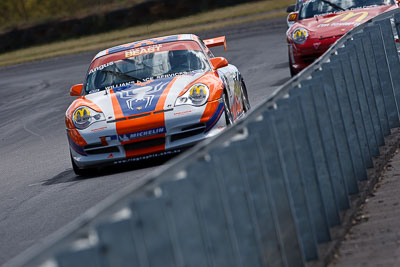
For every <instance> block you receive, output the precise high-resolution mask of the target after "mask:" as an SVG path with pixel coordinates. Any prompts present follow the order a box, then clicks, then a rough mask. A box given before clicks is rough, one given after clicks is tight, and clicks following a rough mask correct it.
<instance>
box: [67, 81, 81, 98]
mask: <svg viewBox="0 0 400 267" xmlns="http://www.w3.org/2000/svg"><path fill="white" fill-rule="evenodd" d="M82 89H83V84H75V85H74V86H72V87H71V90H69V95H70V96H81V94H82Z"/></svg>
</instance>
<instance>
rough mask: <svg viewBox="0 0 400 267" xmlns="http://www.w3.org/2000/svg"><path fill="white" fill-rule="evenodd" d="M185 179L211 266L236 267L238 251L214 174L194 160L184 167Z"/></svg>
mask: <svg viewBox="0 0 400 267" xmlns="http://www.w3.org/2000/svg"><path fill="white" fill-rule="evenodd" d="M186 172H187V177H188V178H187V179H188V180H189V181H190V182H191V183H192V187H193V188H194V198H195V203H196V207H197V208H198V211H197V212H198V214H199V219H200V227H201V231H202V234H203V237H204V240H205V246H206V248H207V255H210V262H211V264H210V266H222V267H234V266H235V267H239V266H241V265H240V260H239V256H238V255H239V251H238V247H237V244H236V243H237V241H236V237H235V236H234V232H233V230H232V227H233V226H232V221H231V220H230V218H227V215H226V210H225V208H224V204H223V201H222V198H221V192H220V188H219V184H218V180H217V175H216V173H215V171H214V170H213V169H212V168H211V169H210V164H209V163H208V162H205V161H194V162H193V164H191V165H189V166H188V167H187V168H186Z"/></svg>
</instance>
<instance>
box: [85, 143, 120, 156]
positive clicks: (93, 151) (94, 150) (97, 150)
mask: <svg viewBox="0 0 400 267" xmlns="http://www.w3.org/2000/svg"><path fill="white" fill-rule="evenodd" d="M84 151H85V152H86V154H88V155H98V154H108V153H118V152H119V149H118V147H116V146H110V147H103V146H101V145H87V146H85V147H84Z"/></svg>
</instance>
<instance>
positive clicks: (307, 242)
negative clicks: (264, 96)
mask: <svg viewBox="0 0 400 267" xmlns="http://www.w3.org/2000/svg"><path fill="white" fill-rule="evenodd" d="M269 112H270V113H271V114H272V115H273V116H271V119H272V121H271V122H272V125H273V129H274V130H275V140H276V141H277V142H278V152H279V157H280V162H281V166H282V172H283V176H284V178H285V181H286V183H287V185H288V189H289V191H288V192H289V194H291V196H292V200H293V206H294V214H295V221H296V224H297V229H298V231H299V236H300V241H301V242H302V247H303V252H304V257H305V259H306V260H307V261H309V260H315V259H318V247H317V241H316V236H315V229H314V226H313V224H312V223H311V215H310V210H309V204H308V201H307V198H306V196H305V185H304V177H302V173H301V172H300V170H299V163H298V161H297V158H296V154H295V145H294V143H293V139H292V133H291V130H290V127H289V125H288V122H287V120H288V118H289V108H287V107H285V106H279V105H278V109H277V110H271V111H269Z"/></svg>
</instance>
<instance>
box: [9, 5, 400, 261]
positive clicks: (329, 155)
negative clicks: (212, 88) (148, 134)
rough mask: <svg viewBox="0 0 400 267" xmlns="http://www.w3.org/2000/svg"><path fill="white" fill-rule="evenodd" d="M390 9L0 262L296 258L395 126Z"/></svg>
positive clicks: (326, 237) (393, 17)
mask: <svg viewBox="0 0 400 267" xmlns="http://www.w3.org/2000/svg"><path fill="white" fill-rule="evenodd" d="M393 25H395V26H396V27H395V28H396V30H395V31H397V32H399V30H400V11H399V10H395V11H390V12H388V13H385V14H382V15H380V16H378V17H376V18H374V19H372V20H370V21H368V22H367V23H365V24H363V25H360V26H358V27H356V28H355V29H353V30H352V31H350V32H348V33H347V34H346V35H345V36H344V37H343V38H341V39H340V40H338V41H337V43H336V44H335V45H334V46H332V47H331V48H330V49H329V51H327V53H325V54H324V55H323V56H322V57H321V58H320V59H319V60H317V61H316V62H315V63H314V64H313V65H312V66H310V67H309V68H307V69H306V70H304V71H303V72H301V73H300V74H299V75H297V76H296V77H294V78H293V79H292V80H290V81H289V82H287V83H286V84H285V85H283V86H282V87H281V88H279V89H278V90H277V91H276V92H275V93H274V94H273V95H272V96H271V97H270V98H269V99H268V100H267V101H265V102H264V103H263V104H262V105H261V106H259V107H257V108H256V109H254V110H253V111H252V112H251V113H250V114H249V115H248V117H247V118H246V119H244V120H242V121H240V122H239V123H238V124H236V125H235V126H233V127H231V128H229V129H228V130H227V131H225V132H224V133H222V134H221V135H219V136H217V137H216V138H213V139H211V140H207V141H206V142H204V143H202V144H200V145H198V146H196V147H195V148H194V149H192V150H190V151H189V152H188V153H185V154H182V155H180V156H179V157H178V158H177V159H175V160H174V161H173V164H171V165H170V166H167V167H165V166H164V167H162V168H160V169H159V170H157V171H156V172H154V173H152V174H150V175H149V176H148V177H147V178H146V179H144V180H143V181H141V182H139V183H138V184H135V185H132V186H130V187H129V188H126V189H125V190H124V191H123V192H120V194H117V195H115V196H112V197H110V198H109V199H107V200H105V201H104V202H103V203H101V204H100V205H99V206H97V207H95V208H92V209H91V210H89V211H88V212H86V213H85V214H84V215H83V216H81V217H80V218H78V219H77V220H76V221H75V222H73V223H72V224H70V225H69V226H68V227H66V228H65V229H63V230H62V232H59V233H57V234H55V235H53V236H51V237H50V238H49V239H48V240H47V242H46V245H44V246H38V247H34V248H32V249H31V250H29V251H27V252H26V253H25V254H24V255H22V256H20V257H18V258H16V259H15V260H14V261H13V262H10V263H9V266H60V267H64V266H74V267H79V266H85V267H88V266H104V267H106V266H113V267H116V266H128V265H129V266H141V267H143V266H146V267H153V266H165V267H167V266H199V267H205V266H214V267H223V266H227V267H232V266H246V267H247V266H252V267H254V266H304V265H305V264H306V262H307V261H309V260H315V259H317V258H318V257H319V251H318V244H320V243H323V242H328V241H330V240H331V235H330V227H332V226H336V225H339V224H340V223H341V218H340V211H343V210H346V209H348V208H349V206H350V202H349V194H355V193H357V192H358V190H359V188H358V181H362V180H365V179H367V172H366V169H367V168H370V167H372V166H373V162H372V158H373V157H376V156H378V155H379V146H381V145H383V144H384V137H385V136H387V135H389V134H390V133H391V129H393V128H396V127H399V126H400V120H399V109H398V104H399V103H400V102H399V101H400V60H399V56H398V51H397V46H396V43H395V36H397V33H395V34H394V31H393V29H394V28H393Z"/></svg>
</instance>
